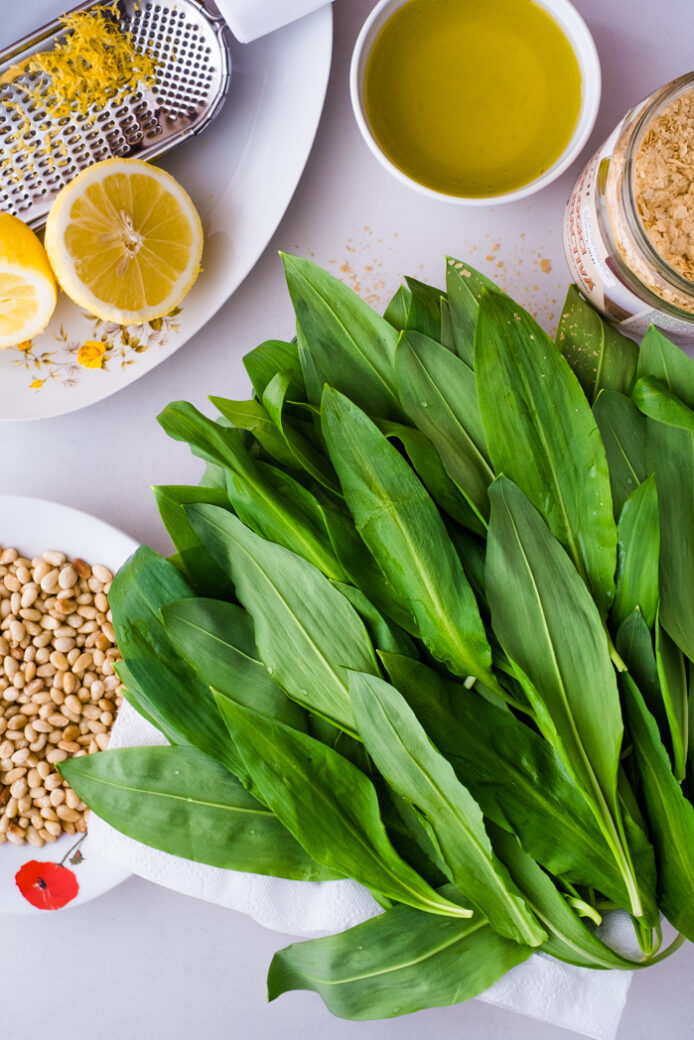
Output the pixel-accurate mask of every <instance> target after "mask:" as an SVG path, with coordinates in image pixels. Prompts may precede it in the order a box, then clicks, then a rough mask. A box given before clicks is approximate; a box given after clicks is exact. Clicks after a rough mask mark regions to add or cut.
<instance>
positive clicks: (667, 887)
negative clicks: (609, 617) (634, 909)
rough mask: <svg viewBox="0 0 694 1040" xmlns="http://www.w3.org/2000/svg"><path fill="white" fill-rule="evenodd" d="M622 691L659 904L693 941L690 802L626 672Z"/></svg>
mask: <svg viewBox="0 0 694 1040" xmlns="http://www.w3.org/2000/svg"><path fill="white" fill-rule="evenodd" d="M623 692H624V701H625V709H626V715H627V721H628V725H629V731H630V733H631V737H632V741H633V746H634V752H635V755H636V759H637V762H638V767H639V772H640V774H641V780H642V783H643V797H644V799H645V802H646V807H647V809H648V819H649V822H650V827H651V832H652V836H653V844H654V845H655V851H656V859H657V862H658V881H659V888H660V898H659V905H660V908H661V910H662V911H663V913H664V914H665V916H666V917H667V919H668V921H669V922H670V924H672V925H674V926H675V928H677V929H678V931H680V932H682V934H683V935H685V936H686V937H687V938H688V939H689V940H690V941H694V856H692V849H694V806H692V804H691V802H689V801H687V799H686V798H685V796H684V794H683V793H682V790H681V788H680V786H679V784H678V782H677V780H676V779H675V777H674V776H673V773H672V769H671V767H670V760H669V758H668V754H667V751H666V750H665V748H664V747H663V744H662V741H661V739H660V735H659V733H658V727H657V725H656V723H655V720H654V719H653V717H652V716H651V714H650V713H649V711H648V709H647V708H646V705H645V704H644V701H643V697H642V696H641V694H640V693H639V691H638V689H637V688H636V686H635V685H634V682H633V681H632V679H631V678H630V677H629V676H628V675H625V676H624V687H623Z"/></svg>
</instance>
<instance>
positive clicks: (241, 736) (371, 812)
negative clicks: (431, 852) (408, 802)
mask: <svg viewBox="0 0 694 1040" xmlns="http://www.w3.org/2000/svg"><path fill="white" fill-rule="evenodd" d="M218 704H219V709H220V711H221V712H222V714H223V716H224V718H225V720H226V723H227V726H228V728H229V732H230V733H231V735H232V738H233V740H234V742H235V743H236V744H237V746H238V747H239V748H240V751H241V754H242V755H243V758H244V762H245V765H246V769H247V771H248V774H249V775H250V777H251V779H252V782H253V785H254V787H257V789H258V791H259V792H260V797H261V798H262V801H263V802H264V804H266V805H267V806H268V807H269V808H270V809H272V811H273V812H274V813H275V815H276V816H277V818H278V819H279V820H281V822H282V823H283V824H284V825H285V827H286V828H287V830H288V831H290V832H291V833H292V834H293V835H294V837H295V838H296V840H297V841H298V842H299V843H300V844H301V845H302V846H303V847H304V848H305V849H306V851H307V852H308V854H309V855H310V856H311V857H312V858H313V859H315V860H316V861H317V862H318V863H322V864H323V865H324V866H326V867H328V869H329V870H332V871H334V872H335V873H337V874H341V875H342V876H343V877H351V878H354V879H355V880H356V881H359V882H360V883H361V884H363V885H366V886H367V887H368V888H371V889H373V890H374V891H375V892H377V893H378V894H379V895H381V896H385V897H386V898H388V899H395V900H397V901H398V902H402V903H407V904H408V905H410V906H416V907H419V908H420V909H425V910H428V911H429V913H434V914H442V915H444V916H454V917H469V916H470V911H469V910H466V909H464V907H462V906H460V905H458V904H457V903H455V902H452V901H450V900H448V899H445V898H443V897H442V896H439V895H438V894H437V892H436V891H435V890H434V889H433V888H432V887H431V886H430V885H429V884H427V882H426V881H424V879H423V878H421V877H420V876H419V875H418V874H417V872H416V871H415V870H413V869H412V867H410V866H409V865H408V864H407V863H406V862H405V861H404V860H403V859H401V858H400V856H398V854H397V852H396V851H395V849H394V848H393V846H392V845H391V843H390V841H389V839H388V835H387V834H386V830H385V827H384V826H383V821H382V820H381V814H380V811H379V806H378V797H377V795H376V790H375V788H374V786H373V784H372V783H371V781H370V780H369V779H368V778H367V777H366V776H364V774H363V773H362V772H361V771H360V770H359V769H357V768H356V766H354V765H352V763H351V762H349V761H347V759H346V758H343V757H342V755H340V754H338V753H337V752H336V751H333V750H332V748H329V747H327V746H326V745H325V744H323V743H321V742H320V741H318V740H315V739H314V738H313V737H309V736H307V735H306V734H304V733H299V732H297V731H296V730H293V729H291V728H290V727H288V726H285V725H283V724H282V723H279V722H276V721H274V720H272V719H269V718H267V716H265V715H259V714H258V713H256V712H253V711H251V710H249V709H248V708H243V707H241V706H240V705H239V704H236V703H234V702H233V701H229V700H225V699H224V698H221V697H220V698H219V700H218ZM309 793H310V797H309Z"/></svg>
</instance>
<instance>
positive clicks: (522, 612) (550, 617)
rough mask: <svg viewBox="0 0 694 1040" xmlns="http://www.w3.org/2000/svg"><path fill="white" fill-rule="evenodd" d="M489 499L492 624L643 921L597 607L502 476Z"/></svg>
mask: <svg viewBox="0 0 694 1040" xmlns="http://www.w3.org/2000/svg"><path fill="white" fill-rule="evenodd" d="M489 494H490V501H491V518H490V522H489V538H488V543H487V570H486V574H487V594H488V598H489V605H490V608H491V614H492V627H493V629H494V632H495V634H496V636H497V638H498V639H499V642H500V643H501V645H502V647H503V648H504V650H505V651H506V653H507V654H508V656H509V657H510V659H511V660H512V661H513V662H515V664H516V665H517V666H518V668H519V672H518V675H519V678H520V677H524V678H525V677H527V680H528V682H527V683H524V688H525V693H526V696H527V697H528V700H529V701H530V704H531V707H532V708H533V710H534V713H535V719H536V721H537V725H538V727H539V729H540V731H541V732H542V734H543V735H544V737H545V739H546V740H548V741H549V742H550V743H551V744H552V745H553V746H554V747H555V749H556V751H557V752H558V753H559V755H560V756H561V757H562V759H563V761H564V763H565V765H566V766H567V768H568V769H569V770H570V771H571V772H572V774H573V776H574V777H575V779H576V781H577V782H578V783H579V784H580V785H581V787H582V788H583V790H584V792H585V794H586V797H587V798H588V799H589V804H590V806H591V809H592V810H593V812H594V814H595V818H596V821H597V823H598V826H599V827H600V829H601V830H602V832H603V834H604V836H605V840H606V841H607V843H608V845H609V846H610V849H611V851H612V854H613V855H614V857H615V861H616V863H617V865H618V868H619V870H620V873H621V874H622V877H623V879H624V883H625V884H626V886H627V889H628V891H629V896H630V899H631V903H632V907H633V911H634V913H635V915H636V916H641V913H642V911H643V902H642V899H641V896H640V894H639V889H638V881H637V879H636V877H635V876H634V868H633V864H632V863H631V859H630V855H629V850H628V847H627V845H626V841H625V839H624V837H623V833H622V823H621V814H620V810H619V807H618V802H617V768H618V764H619V755H620V751H621V746H622V734H623V724H622V713H621V708H620V703H619V694H618V691H617V680H616V677H615V672H614V669H613V667H612V662H611V660H610V652H609V649H608V643H607V636H606V633H605V629H604V628H603V625H602V621H601V618H600V614H599V612H598V608H597V605H596V604H595V602H594V601H593V599H592V598H591V596H590V594H589V592H588V590H587V589H586V587H585V585H584V584H583V582H582V581H581V580H580V578H579V576H578V574H577V572H576V570H575V568H574V567H573V565H572V563H571V561H570V559H569V558H568V556H567V554H566V553H565V552H564V550H563V549H562V547H561V546H560V545H559V543H558V542H557V541H556V539H555V538H553V537H552V535H551V533H550V531H549V529H548V527H547V525H546V524H545V522H544V521H543V519H542V517H541V516H540V515H539V513H538V512H537V511H536V510H535V509H534V508H533V506H532V505H531V504H530V502H529V501H528V499H527V498H526V497H525V495H523V493H522V492H521V491H520V490H519V489H518V488H517V487H516V486H515V485H514V484H513V483H512V482H511V481H510V480H508V479H507V478H506V477H498V478H497V480H496V481H495V482H494V484H492V486H491V488H490V492H489Z"/></svg>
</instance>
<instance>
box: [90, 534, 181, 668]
mask: <svg viewBox="0 0 694 1040" xmlns="http://www.w3.org/2000/svg"><path fill="white" fill-rule="evenodd" d="M192 595H193V590H192V589H191V587H190V585H189V584H188V582H187V581H186V580H185V578H184V577H183V575H182V574H181V573H180V571H179V570H178V569H177V568H176V567H174V565H173V564H172V563H169V561H168V560H164V559H162V557H161V556H159V555H158V553H155V551H154V550H153V549H150V548H149V547H148V546H146V545H142V546H140V548H139V549H136V551H135V552H134V553H133V555H132V556H131V557H130V559H128V560H126V562H125V563H124V564H123V566H122V567H121V568H120V570H119V571H118V573H117V574H116V576H115V577H114V579H113V583H112V585H111V590H110V592H109V605H110V607H111V611H112V615H113V627H114V630H115V633H116V640H117V643H118V647H119V649H120V652H121V654H122V655H123V656H124V657H126V656H127V655H126V651H125V640H126V638H127V634H128V633H129V632H130V631H131V630H132V629H133V628H134V627H137V628H138V629H140V631H141V632H143V633H144V634H145V635H146V636H147V640H148V642H149V643H150V645H151V646H152V648H153V649H154V651H155V652H156V654H157V656H158V657H159V658H160V659H161V660H163V661H164V662H166V663H167V664H169V665H170V666H171V667H173V668H176V666H177V665H178V663H179V659H178V655H177V654H176V653H175V651H174V649H173V647H172V645H171V643H170V641H169V639H168V638H167V636H166V634H165V632H164V626H163V624H162V620H161V613H160V611H161V608H162V607H163V606H164V605H165V604H167V603H173V602H174V600H177V599H184V598H185V597H187V596H192Z"/></svg>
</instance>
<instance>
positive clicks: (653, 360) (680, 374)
mask: <svg viewBox="0 0 694 1040" xmlns="http://www.w3.org/2000/svg"><path fill="white" fill-rule="evenodd" d="M637 375H638V376H639V378H641V377H644V376H649V377H651V378H653V379H657V380H658V381H659V382H660V383H662V384H663V385H664V386H665V388H666V389H667V390H669V391H670V393H672V394H675V395H676V396H677V397H679V398H680V400H682V401H683V402H684V403H685V404H686V405H687V406H688V407H689V408H694V361H692V359H691V358H690V357H688V356H687V354H685V353H684V351H683V350H680V348H679V347H677V346H675V344H674V343H673V342H672V341H671V340H669V339H668V338H667V336H664V335H663V333H662V332H661V331H660V329H657V328H656V327H655V325H651V327H650V328H649V329H648V331H647V332H646V335H645V336H644V337H643V340H642V342H641V348H640V350H639V365H638V370H637Z"/></svg>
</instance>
